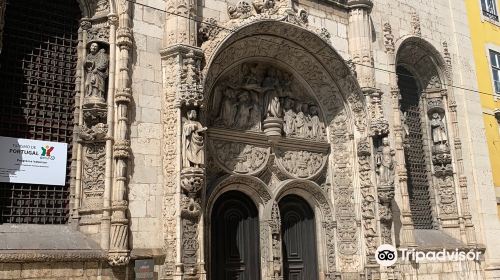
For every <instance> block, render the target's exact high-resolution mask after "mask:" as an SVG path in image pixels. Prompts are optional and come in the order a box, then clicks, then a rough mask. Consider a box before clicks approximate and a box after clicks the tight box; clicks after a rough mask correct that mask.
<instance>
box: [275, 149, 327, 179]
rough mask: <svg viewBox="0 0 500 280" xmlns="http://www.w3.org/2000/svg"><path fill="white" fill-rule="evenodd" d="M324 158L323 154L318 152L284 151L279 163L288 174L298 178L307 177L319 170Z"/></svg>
mask: <svg viewBox="0 0 500 280" xmlns="http://www.w3.org/2000/svg"><path fill="white" fill-rule="evenodd" d="M324 160H325V157H324V155H323V154H320V153H312V152H308V151H286V152H284V154H283V156H282V157H281V164H282V166H283V168H285V170H286V171H287V172H289V173H290V174H293V175H295V176H297V177H299V178H307V177H310V176H313V175H314V174H316V173H317V172H318V171H319V170H320V168H321V167H322V166H323V162H324Z"/></svg>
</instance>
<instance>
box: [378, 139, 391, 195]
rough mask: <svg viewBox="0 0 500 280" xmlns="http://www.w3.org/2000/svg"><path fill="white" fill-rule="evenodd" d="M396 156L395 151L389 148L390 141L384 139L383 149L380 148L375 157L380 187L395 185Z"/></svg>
mask: <svg viewBox="0 0 500 280" xmlns="http://www.w3.org/2000/svg"><path fill="white" fill-rule="evenodd" d="M394 155H395V152H394V149H392V148H391V147H390V146H389V139H388V138H387V137H384V139H382V147H380V148H379V150H378V152H377V155H376V157H375V161H376V163H377V175H378V176H377V180H378V183H379V185H390V184H392V183H394V160H393V157H394Z"/></svg>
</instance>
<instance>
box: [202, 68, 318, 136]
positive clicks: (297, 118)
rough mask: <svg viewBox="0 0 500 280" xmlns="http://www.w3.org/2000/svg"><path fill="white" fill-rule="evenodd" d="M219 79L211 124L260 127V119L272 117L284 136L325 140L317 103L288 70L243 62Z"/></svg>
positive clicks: (250, 128)
mask: <svg viewBox="0 0 500 280" xmlns="http://www.w3.org/2000/svg"><path fill="white" fill-rule="evenodd" d="M219 80H221V81H223V82H221V83H220V84H219V85H218V86H217V87H216V88H215V90H214V94H213V103H212V108H213V110H211V112H212V119H213V120H214V121H212V125H213V126H215V127H224V128H231V129H238V130H247V131H262V129H263V128H264V125H263V122H266V121H267V122H266V123H269V120H270V119H275V120H276V121H274V122H275V123H279V126H280V127H282V129H280V134H281V135H283V136H285V137H293V138H300V139H309V140H313V141H326V129H325V122H324V120H323V117H322V116H321V113H320V109H319V106H318V105H317V103H316V102H315V101H314V100H313V99H312V98H311V97H310V96H309V95H308V94H307V93H306V92H307V91H306V90H305V89H304V88H303V86H302V85H300V84H299V82H298V81H296V79H293V76H292V74H291V73H289V72H287V71H285V70H282V69H279V68H278V67H276V66H271V65H269V64H267V63H243V64H241V65H240V66H236V67H235V69H234V71H229V73H228V74H226V75H225V76H223V77H222V78H220V79H219Z"/></svg>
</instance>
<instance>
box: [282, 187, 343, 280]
mask: <svg viewBox="0 0 500 280" xmlns="http://www.w3.org/2000/svg"><path fill="white" fill-rule="evenodd" d="M290 194H293V195H297V196H299V197H301V198H303V199H304V200H305V201H306V202H307V203H308V204H309V206H310V207H311V209H312V210H313V212H314V216H315V219H316V222H317V225H316V229H317V237H316V238H317V255H318V266H319V269H318V271H319V273H320V275H330V274H332V273H334V272H335V271H336V258H337V256H336V244H335V239H336V238H335V229H336V227H337V225H336V222H335V218H334V213H333V205H332V203H331V201H330V199H329V198H328V195H327V194H325V193H324V192H323V191H322V190H321V188H320V186H319V185H318V184H316V183H315V182H312V181H309V180H301V179H292V180H286V181H283V182H282V183H281V184H280V185H279V186H278V187H277V188H276V190H275V191H274V197H275V200H276V201H277V202H279V201H280V200H281V199H282V198H283V197H285V196H287V195H290Z"/></svg>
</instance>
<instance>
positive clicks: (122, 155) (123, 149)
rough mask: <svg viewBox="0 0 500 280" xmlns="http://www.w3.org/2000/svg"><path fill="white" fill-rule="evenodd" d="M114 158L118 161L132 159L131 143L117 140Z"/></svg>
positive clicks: (114, 147)
mask: <svg viewBox="0 0 500 280" xmlns="http://www.w3.org/2000/svg"><path fill="white" fill-rule="evenodd" d="M113 157H114V158H116V159H128V158H129V157H130V141H129V140H117V141H116V142H115V145H114V146H113Z"/></svg>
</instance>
